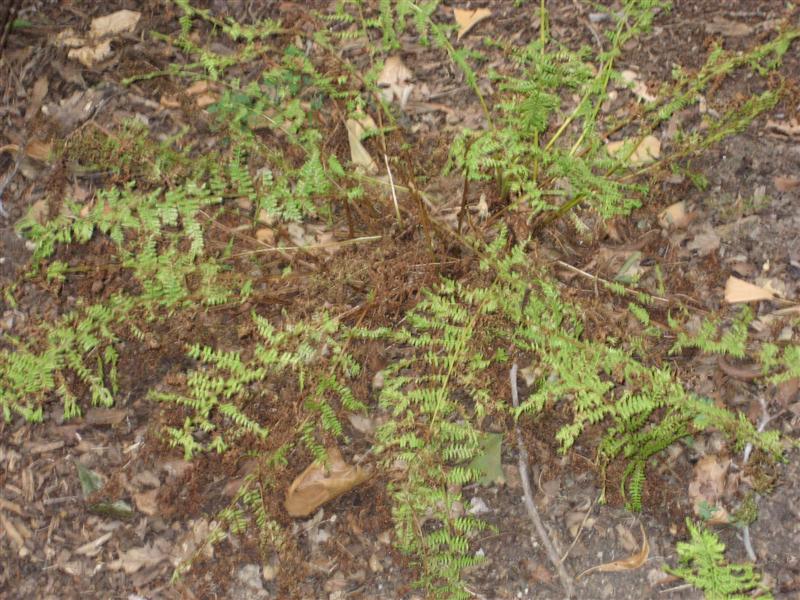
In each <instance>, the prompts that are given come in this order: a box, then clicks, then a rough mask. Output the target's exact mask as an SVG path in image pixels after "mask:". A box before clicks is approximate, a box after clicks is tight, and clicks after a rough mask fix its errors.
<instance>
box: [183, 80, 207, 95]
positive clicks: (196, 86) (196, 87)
mask: <svg viewBox="0 0 800 600" xmlns="http://www.w3.org/2000/svg"><path fill="white" fill-rule="evenodd" d="M210 89H211V85H210V84H209V83H208V82H207V81H205V80H200V81H195V82H194V83H193V84H192V85H190V86H189V87H188V88H186V94H187V95H189V96H197V95H199V94H205V93H206V92H208V91H209V90H210Z"/></svg>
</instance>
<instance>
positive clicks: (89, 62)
mask: <svg viewBox="0 0 800 600" xmlns="http://www.w3.org/2000/svg"><path fill="white" fill-rule="evenodd" d="M67 56H68V57H69V58H72V59H74V60H77V61H78V62H79V63H81V64H82V65H83V66H84V67H87V68H92V67H93V66H94V65H96V64H97V63H99V62H102V61H104V60H105V59H107V58H108V57H109V56H111V42H110V41H109V40H105V41H103V42H100V43H99V44H97V45H96V46H83V47H82V48H74V49H73V50H70V51H69V52H68V53H67Z"/></svg>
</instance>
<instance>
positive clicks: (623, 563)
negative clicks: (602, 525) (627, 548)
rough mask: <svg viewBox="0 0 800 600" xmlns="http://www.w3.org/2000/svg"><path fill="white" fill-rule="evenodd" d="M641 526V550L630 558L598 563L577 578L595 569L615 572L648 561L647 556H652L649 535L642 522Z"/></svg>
mask: <svg viewBox="0 0 800 600" xmlns="http://www.w3.org/2000/svg"><path fill="white" fill-rule="evenodd" d="M639 527H640V528H641V530H642V549H641V550H639V552H637V553H636V554H633V555H631V556H629V557H628V558H623V559H620V560H615V561H613V562H609V563H604V564H602V565H597V566H596V567H592V568H591V569H586V570H585V571H584V572H583V573H581V574H580V575H578V576H577V577H576V578H575V579H578V578H580V577H583V576H584V575H588V574H589V573H591V572H593V571H601V572H603V573H614V572H618V571H632V570H633V569H638V568H639V567H641V566H642V565H643V564H644V563H645V562H647V558H648V557H649V556H650V544H649V543H648V541H647V535H646V534H645V532H644V526H643V525H642V524H641V523H639Z"/></svg>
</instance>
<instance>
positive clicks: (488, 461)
mask: <svg viewBox="0 0 800 600" xmlns="http://www.w3.org/2000/svg"><path fill="white" fill-rule="evenodd" d="M478 443H479V444H480V446H481V450H480V453H479V454H478V455H477V456H475V458H473V459H472V462H470V463H469V468H470V469H477V470H478V471H480V472H481V476H480V478H479V479H478V483H479V484H480V485H484V486H486V485H494V484H495V483H497V484H503V483H505V482H506V478H505V476H504V475H503V465H502V462H501V459H500V454H501V452H500V450H501V448H502V445H503V435H502V434H500V433H482V434H481V435H480V437H479V441H478Z"/></svg>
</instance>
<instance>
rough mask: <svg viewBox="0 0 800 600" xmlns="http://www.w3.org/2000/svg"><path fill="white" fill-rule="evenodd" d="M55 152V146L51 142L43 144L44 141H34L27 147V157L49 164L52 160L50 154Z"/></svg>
mask: <svg viewBox="0 0 800 600" xmlns="http://www.w3.org/2000/svg"><path fill="white" fill-rule="evenodd" d="M52 151H53V144H52V143H51V142H43V141H42V140H37V139H33V140H31V141H29V142H28V145H27V146H25V155H26V156H28V157H29V158H32V159H34V160H40V161H42V162H47V160H48V159H49V158H50V153H51V152H52Z"/></svg>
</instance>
